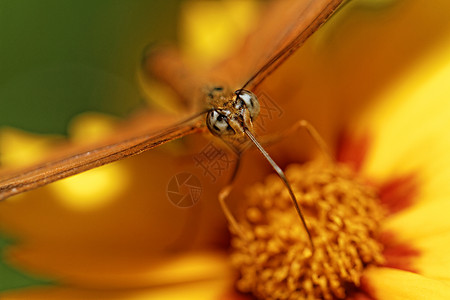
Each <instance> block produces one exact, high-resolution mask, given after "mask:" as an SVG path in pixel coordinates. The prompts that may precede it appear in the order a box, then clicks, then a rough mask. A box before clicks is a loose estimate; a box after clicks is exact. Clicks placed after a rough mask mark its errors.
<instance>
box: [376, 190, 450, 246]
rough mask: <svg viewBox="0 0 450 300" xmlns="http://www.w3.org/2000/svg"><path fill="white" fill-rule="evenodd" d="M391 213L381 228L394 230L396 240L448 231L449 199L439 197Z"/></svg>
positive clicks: (410, 240)
mask: <svg viewBox="0 0 450 300" xmlns="http://www.w3.org/2000/svg"><path fill="white" fill-rule="evenodd" d="M434 200H435V201H430V202H424V203H421V204H418V205H415V206H413V207H411V208H409V209H407V210H404V211H402V212H399V213H397V214H394V215H391V216H390V217H389V218H387V219H386V220H385V221H384V223H383V230H385V231H387V232H394V233H395V235H396V242H399V243H405V242H408V243H409V242H412V241H414V240H419V239H421V238H424V237H427V236H431V235H437V234H441V233H444V232H447V231H450V218H449V217H448V212H449V211H450V201H448V200H449V199H447V198H444V197H441V198H439V199H434Z"/></svg>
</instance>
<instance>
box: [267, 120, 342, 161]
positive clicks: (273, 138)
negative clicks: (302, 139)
mask: <svg viewBox="0 0 450 300" xmlns="http://www.w3.org/2000/svg"><path fill="white" fill-rule="evenodd" d="M302 128H303V129H305V130H306V132H308V134H309V136H310V137H311V138H312V139H313V140H314V141H315V142H316V144H317V146H318V147H319V149H320V151H321V152H322V153H323V155H324V156H325V157H326V158H327V159H328V160H330V161H334V158H333V155H331V151H330V150H329V149H328V146H327V144H326V143H325V141H324V140H323V138H322V137H321V136H320V134H319V133H318V132H317V130H316V129H315V128H314V126H313V125H311V123H309V122H308V121H306V120H299V121H297V122H295V123H294V125H292V126H291V127H290V128H289V129H287V130H284V131H283V132H282V133H281V134H277V135H269V136H264V137H262V138H261V144H263V145H271V144H273V143H276V142H278V141H280V140H283V139H285V138H286V137H287V136H289V135H291V134H292V133H293V132H295V131H297V130H299V129H302Z"/></svg>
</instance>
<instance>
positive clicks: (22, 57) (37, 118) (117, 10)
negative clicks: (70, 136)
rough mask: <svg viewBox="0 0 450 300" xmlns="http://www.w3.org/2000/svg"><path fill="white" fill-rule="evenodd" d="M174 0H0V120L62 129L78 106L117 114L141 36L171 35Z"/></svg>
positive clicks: (129, 88) (133, 93) (124, 107)
mask: <svg viewBox="0 0 450 300" xmlns="http://www.w3.org/2000/svg"><path fill="white" fill-rule="evenodd" d="M179 2H181V1H180V0H170V1H167V0H156V1H155V0H152V1H149V0H94V1H80V0H19V1H17V0H0V126H5V125H7V126H13V127H18V128H21V129H24V130H27V131H32V132H37V133H60V134H65V133H66V126H67V122H68V121H69V120H70V119H71V118H72V117H73V116H75V115H77V114H78V113H80V112H83V111H86V110H90V111H102V112H106V113H110V114H114V115H117V116H125V115H127V114H128V113H130V111H132V110H133V109H136V108H137V107H139V106H140V105H142V103H143V101H142V99H141V96H140V93H139V87H138V84H137V80H136V72H137V69H138V68H139V60H140V57H141V55H142V52H143V49H144V47H145V46H146V45H148V44H149V43H158V42H161V41H167V40H173V39H175V37H176V26H177V22H176V21H177V13H178V9H179Z"/></svg>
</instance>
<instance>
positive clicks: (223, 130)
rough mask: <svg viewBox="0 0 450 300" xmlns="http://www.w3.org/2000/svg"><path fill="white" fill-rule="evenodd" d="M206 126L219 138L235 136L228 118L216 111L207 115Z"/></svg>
mask: <svg viewBox="0 0 450 300" xmlns="http://www.w3.org/2000/svg"><path fill="white" fill-rule="evenodd" d="M206 126H208V129H209V131H211V132H212V133H213V134H214V135H217V136H223V135H231V134H234V130H233V128H231V126H230V124H228V117H227V116H225V115H224V114H221V113H219V112H218V111H216V110H212V111H210V112H208V114H207V115H206Z"/></svg>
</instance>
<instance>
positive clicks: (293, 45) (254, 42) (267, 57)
mask: <svg viewBox="0 0 450 300" xmlns="http://www.w3.org/2000/svg"><path fill="white" fill-rule="evenodd" d="M342 2H343V0H278V1H273V2H271V3H270V4H269V5H268V7H266V9H265V10H264V13H263V14H262V16H261V17H260V21H259V23H258V26H257V28H256V29H255V31H254V32H252V33H251V34H250V35H249V36H248V37H247V39H246V40H245V42H244V44H243V45H242V47H240V48H238V49H237V51H236V52H235V53H234V55H231V56H230V58H229V59H226V60H224V61H223V62H221V63H220V64H219V65H217V66H216V67H215V68H214V69H213V70H212V71H211V74H218V75H212V76H211V77H213V78H214V77H217V80H221V81H223V82H226V83H229V84H230V86H231V87H234V88H236V89H238V88H246V89H248V90H253V89H254V88H256V86H257V85H259V84H260V83H261V82H262V81H263V80H264V79H265V78H266V77H267V76H268V75H269V74H270V73H272V72H273V71H274V70H275V69H276V68H277V67H278V66H279V65H280V64H281V63H283V62H284V61H285V60H286V59H287V58H288V57H289V56H291V55H292V54H293V53H294V52H295V51H296V50H297V49H298V48H299V47H300V46H302V45H303V43H304V42H305V41H306V40H307V39H308V38H309V37H310V36H311V35H312V34H313V33H314V32H315V31H317V30H318V29H319V27H320V26H321V25H322V24H323V23H325V22H326V21H327V20H328V18H329V17H330V16H331V15H332V14H333V13H334V12H335V11H336V10H337V9H338V8H339V6H340V5H341V4H342Z"/></svg>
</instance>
